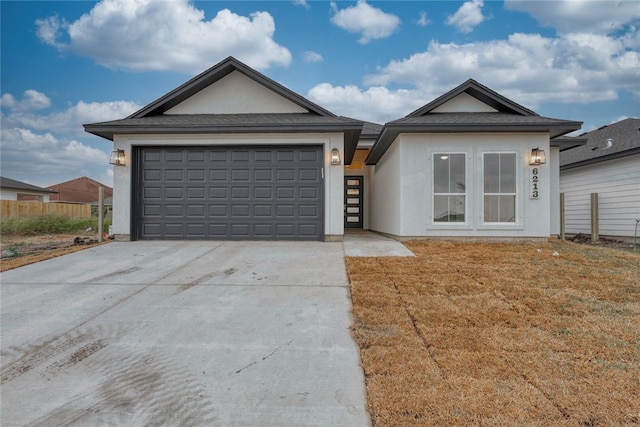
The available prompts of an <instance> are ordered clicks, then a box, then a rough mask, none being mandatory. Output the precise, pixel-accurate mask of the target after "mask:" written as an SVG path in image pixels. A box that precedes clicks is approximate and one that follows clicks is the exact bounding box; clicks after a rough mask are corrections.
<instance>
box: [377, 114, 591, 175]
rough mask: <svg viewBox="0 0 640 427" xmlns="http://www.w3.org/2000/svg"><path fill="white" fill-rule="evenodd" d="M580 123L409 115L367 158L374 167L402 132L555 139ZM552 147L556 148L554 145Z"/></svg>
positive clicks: (507, 117) (385, 133) (515, 116)
mask: <svg viewBox="0 0 640 427" xmlns="http://www.w3.org/2000/svg"><path fill="white" fill-rule="evenodd" d="M581 125H582V123H581V122H575V121H571V120H562V119H553V118H549V117H542V116H538V115H530V116H523V115H520V114H511V113H427V114H425V115H423V116H411V117H410V116H407V117H404V118H402V119H399V120H394V121H392V122H389V123H387V124H386V125H385V126H384V129H383V131H382V133H381V134H380V137H379V138H378V140H377V141H376V143H375V145H374V147H373V148H372V150H371V153H370V154H369V157H368V158H367V164H370V165H371V164H375V163H376V162H377V161H378V160H379V159H380V158H381V157H382V155H384V153H385V152H386V150H387V149H388V148H389V146H390V145H391V144H392V143H393V141H394V140H395V138H396V137H397V136H398V134H400V133H403V132H432V133H437V132H467V133H468V132H549V136H550V137H551V138H554V137H556V136H560V135H563V134H566V133H568V132H571V131H574V130H576V129H580V126H581ZM552 145H554V144H553V143H552Z"/></svg>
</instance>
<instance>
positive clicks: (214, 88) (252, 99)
mask: <svg viewBox="0 0 640 427" xmlns="http://www.w3.org/2000/svg"><path fill="white" fill-rule="evenodd" d="M308 112H309V109H307V108H304V107H302V106H300V105H299V104H296V103H295V102H292V101H290V100H289V99H287V98H286V97H284V96H282V95H281V94H279V93H277V92H275V91H273V90H271V89H269V88H267V87H266V86H264V85H262V84H260V83H258V82H257V81H255V80H253V79H252V78H250V77H249V76H247V75H245V74H242V73H241V72H240V71H237V70H235V71H232V72H231V73H229V74H227V75H226V76H224V77H222V78H221V79H219V80H217V81H215V82H213V83H211V84H210V85H209V86H207V87H205V88H204V89H202V90H200V91H199V92H196V93H195V94H193V95H192V96H191V97H189V98H187V99H185V100H184V101H182V102H181V103H180V104H178V105H176V106H175V107H172V108H170V109H168V110H167V111H166V112H165V114H248V113H254V114H262V113H266V114H268V113H308Z"/></svg>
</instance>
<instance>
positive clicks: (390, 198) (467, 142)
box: [370, 133, 559, 238]
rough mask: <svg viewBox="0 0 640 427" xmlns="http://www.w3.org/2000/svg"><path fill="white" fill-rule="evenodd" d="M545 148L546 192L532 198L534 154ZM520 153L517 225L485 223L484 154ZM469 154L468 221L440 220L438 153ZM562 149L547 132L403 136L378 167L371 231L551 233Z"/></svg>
mask: <svg viewBox="0 0 640 427" xmlns="http://www.w3.org/2000/svg"><path fill="white" fill-rule="evenodd" d="M536 147H539V148H541V149H543V150H545V152H546V153H549V156H548V157H549V159H548V160H547V164H545V165H542V166H540V167H539V171H540V175H539V179H540V182H539V185H540V188H541V190H540V195H539V197H538V198H537V199H531V198H530V197H529V190H530V183H529V171H530V167H529V155H530V152H531V149H532V148H536ZM496 152H503V153H509V152H511V153H515V154H516V159H517V178H516V186H517V197H516V221H515V223H503V224H486V223H484V222H483V180H484V177H483V155H484V154H485V153H496ZM436 153H465V154H466V159H467V162H466V164H467V168H466V175H467V177H466V181H467V189H466V194H467V199H466V203H467V216H466V221H465V223H434V221H433V212H432V209H433V208H432V200H433V198H432V191H433V176H432V175H433V171H432V168H433V166H432V164H433V160H432V159H433V155H434V154H436ZM557 155H558V151H557V150H553V151H552V150H550V148H549V135H548V134H547V133H484V134H465V133H459V134H401V135H400V136H398V138H397V139H396V141H395V142H394V143H393V145H392V146H391V148H390V149H389V150H388V151H387V153H385V155H384V156H383V157H382V159H380V161H379V162H378V165H376V167H375V173H374V179H373V190H372V191H373V197H372V199H373V201H372V205H371V207H372V209H373V212H372V214H371V216H372V221H371V227H370V228H371V229H373V230H376V231H381V232H385V233H389V234H394V235H398V236H405V237H429V236H439V237H498V238H499V237H509V238H511V237H523V238H524V237H544V238H546V237H549V235H550V233H551V208H552V206H551V198H552V197H555V196H556V195H558V192H557V190H556V191H555V192H552V190H551V184H552V177H553V174H552V172H551V168H553V167H556V168H557V167H558V165H559V161H558V160H557V158H554V157H557Z"/></svg>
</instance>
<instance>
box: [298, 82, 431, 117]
mask: <svg viewBox="0 0 640 427" xmlns="http://www.w3.org/2000/svg"><path fill="white" fill-rule="evenodd" d="M420 95H421V94H420V92H419V91H415V90H406V89H399V90H395V91H392V90H389V89H388V88H386V87H383V86H374V87H370V88H368V89H366V90H363V89H361V88H359V87H357V86H353V85H348V86H333V85H331V84H329V83H320V84H318V85H316V86H314V87H313V88H311V90H309V92H308V93H307V97H308V98H309V99H311V100H313V101H314V102H316V103H318V104H320V105H323V106H325V107H327V108H328V109H329V110H330V111H332V112H334V113H336V114H339V115H342V116H347V117H353V118H356V119H361V120H367V121H371V122H374V123H386V122H388V121H390V120H394V119H397V118H399V117H402V116H404V115H406V114H407V113H408V112H410V111H413V110H415V109H416V108H418V107H420V106H421V105H423V104H424V103H425V102H422V98H421V96H420Z"/></svg>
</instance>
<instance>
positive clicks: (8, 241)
mask: <svg viewBox="0 0 640 427" xmlns="http://www.w3.org/2000/svg"><path fill="white" fill-rule="evenodd" d="M108 241H109V240H106V241H104V242H103V243H106V242H108ZM98 244H101V243H98V235H97V234H94V233H85V234H80V235H78V234H46V235H39V236H2V239H1V241H0V254H1V258H0V271H7V270H11V269H14V268H18V267H23V266H25V265H28V264H33V263H35V262H40V261H44V260H47V259H50V258H55V257H58V256H61V255H66V254H69V253H73V252H77V251H81V250H83V249H87V248H88V247H91V246H95V245H98Z"/></svg>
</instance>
